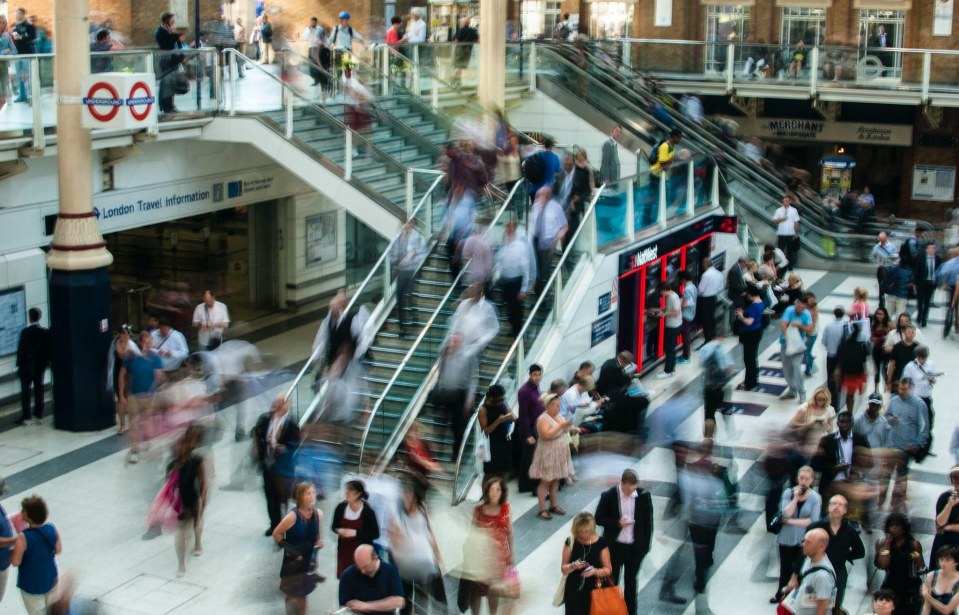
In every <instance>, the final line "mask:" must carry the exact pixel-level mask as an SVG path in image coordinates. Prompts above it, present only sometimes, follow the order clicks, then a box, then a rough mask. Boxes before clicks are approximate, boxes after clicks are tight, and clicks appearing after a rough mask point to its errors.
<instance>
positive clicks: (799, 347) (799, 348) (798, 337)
mask: <svg viewBox="0 0 959 615" xmlns="http://www.w3.org/2000/svg"><path fill="white" fill-rule="evenodd" d="M783 352H784V353H785V355H786V356H787V357H793V356H796V355H797V354H800V353H803V352H806V342H805V341H803V338H802V333H801V332H800V331H799V329H798V328H797V327H787V328H786V345H785V348H784V349H783Z"/></svg>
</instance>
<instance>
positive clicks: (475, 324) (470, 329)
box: [447, 297, 499, 357]
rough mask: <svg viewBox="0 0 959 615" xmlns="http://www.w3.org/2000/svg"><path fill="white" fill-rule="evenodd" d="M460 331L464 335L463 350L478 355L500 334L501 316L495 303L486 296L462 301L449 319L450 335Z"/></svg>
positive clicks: (469, 354) (470, 354)
mask: <svg viewBox="0 0 959 615" xmlns="http://www.w3.org/2000/svg"><path fill="white" fill-rule="evenodd" d="M455 332H459V333H460V334H461V335H462V336H463V346H462V351H463V353H465V354H466V355H468V356H471V357H472V356H476V355H477V354H479V353H480V352H482V351H483V349H484V348H486V345H487V344H489V343H490V340H492V339H493V338H494V337H496V336H497V334H499V318H497V316H496V310H495V309H494V308H493V305H492V304H491V303H490V302H489V301H487V300H486V299H485V298H483V297H480V298H479V299H478V300H475V301H474V300H472V299H467V300H464V301H461V302H460V304H459V307H457V308H456V312H455V313H454V314H453V315H452V316H451V317H450V320H449V333H448V334H447V339H449V336H450V335H452V334H453V333H455Z"/></svg>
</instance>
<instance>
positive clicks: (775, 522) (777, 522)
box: [766, 512, 785, 534]
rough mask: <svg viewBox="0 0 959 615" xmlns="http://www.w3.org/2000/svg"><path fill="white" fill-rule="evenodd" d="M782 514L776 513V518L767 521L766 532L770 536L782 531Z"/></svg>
mask: <svg viewBox="0 0 959 615" xmlns="http://www.w3.org/2000/svg"><path fill="white" fill-rule="evenodd" d="M783 525H785V523H783V514H782V512H778V513H776V516H775V517H773V518H772V519H770V520H769V525H767V526H766V531H767V532H769V533H770V534H778V533H779V532H781V531H782V529H783Z"/></svg>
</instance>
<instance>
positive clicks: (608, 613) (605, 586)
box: [589, 579, 629, 615]
mask: <svg viewBox="0 0 959 615" xmlns="http://www.w3.org/2000/svg"><path fill="white" fill-rule="evenodd" d="M589 600H590V604H589V615H629V612H628V611H627V610H626V599H625V598H623V592H622V591H620V589H619V586H618V585H613V584H612V583H611V582H610V581H609V580H608V579H603V580H602V581H601V580H599V579H597V580H596V589H594V590H593V591H592V592H590V598H589Z"/></svg>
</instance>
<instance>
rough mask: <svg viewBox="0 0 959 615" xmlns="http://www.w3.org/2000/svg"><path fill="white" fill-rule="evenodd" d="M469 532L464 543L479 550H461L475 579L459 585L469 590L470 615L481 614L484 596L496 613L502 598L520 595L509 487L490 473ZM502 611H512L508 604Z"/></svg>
mask: <svg viewBox="0 0 959 615" xmlns="http://www.w3.org/2000/svg"><path fill="white" fill-rule="evenodd" d="M470 531H471V532H473V534H474V537H473V539H472V540H470V541H469V542H468V543H467V544H468V545H473V546H478V547H479V551H480V552H479V553H476V552H466V551H465V550H464V553H463V555H464V565H465V566H467V567H468V569H469V570H468V572H469V576H472V577H475V580H473V581H468V582H467V583H465V584H461V587H464V588H465V589H466V590H467V591H468V592H469V593H470V596H469V598H470V599H469V605H470V612H471V613H472V614H473V615H480V609H481V606H482V602H483V598H486V604H487V607H488V608H489V613H490V615H496V614H497V613H498V612H499V610H500V604H501V603H502V601H504V600H510V599H516V598H518V597H519V596H518V595H517V594H518V590H519V575H518V573H516V567H515V566H516V558H515V555H514V553H515V551H516V549H515V546H514V544H515V540H514V536H513V522H512V519H511V515H510V505H509V488H508V487H507V485H506V481H505V480H504V479H503V478H502V477H500V476H489V477H487V478H486V479H485V480H484V481H483V497H482V500H481V501H480V503H479V504H477V505H476V506H474V507H473V520H472V527H471V530H470ZM503 611H504V612H505V613H509V612H511V610H510V607H509V606H507V608H506V609H503Z"/></svg>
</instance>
